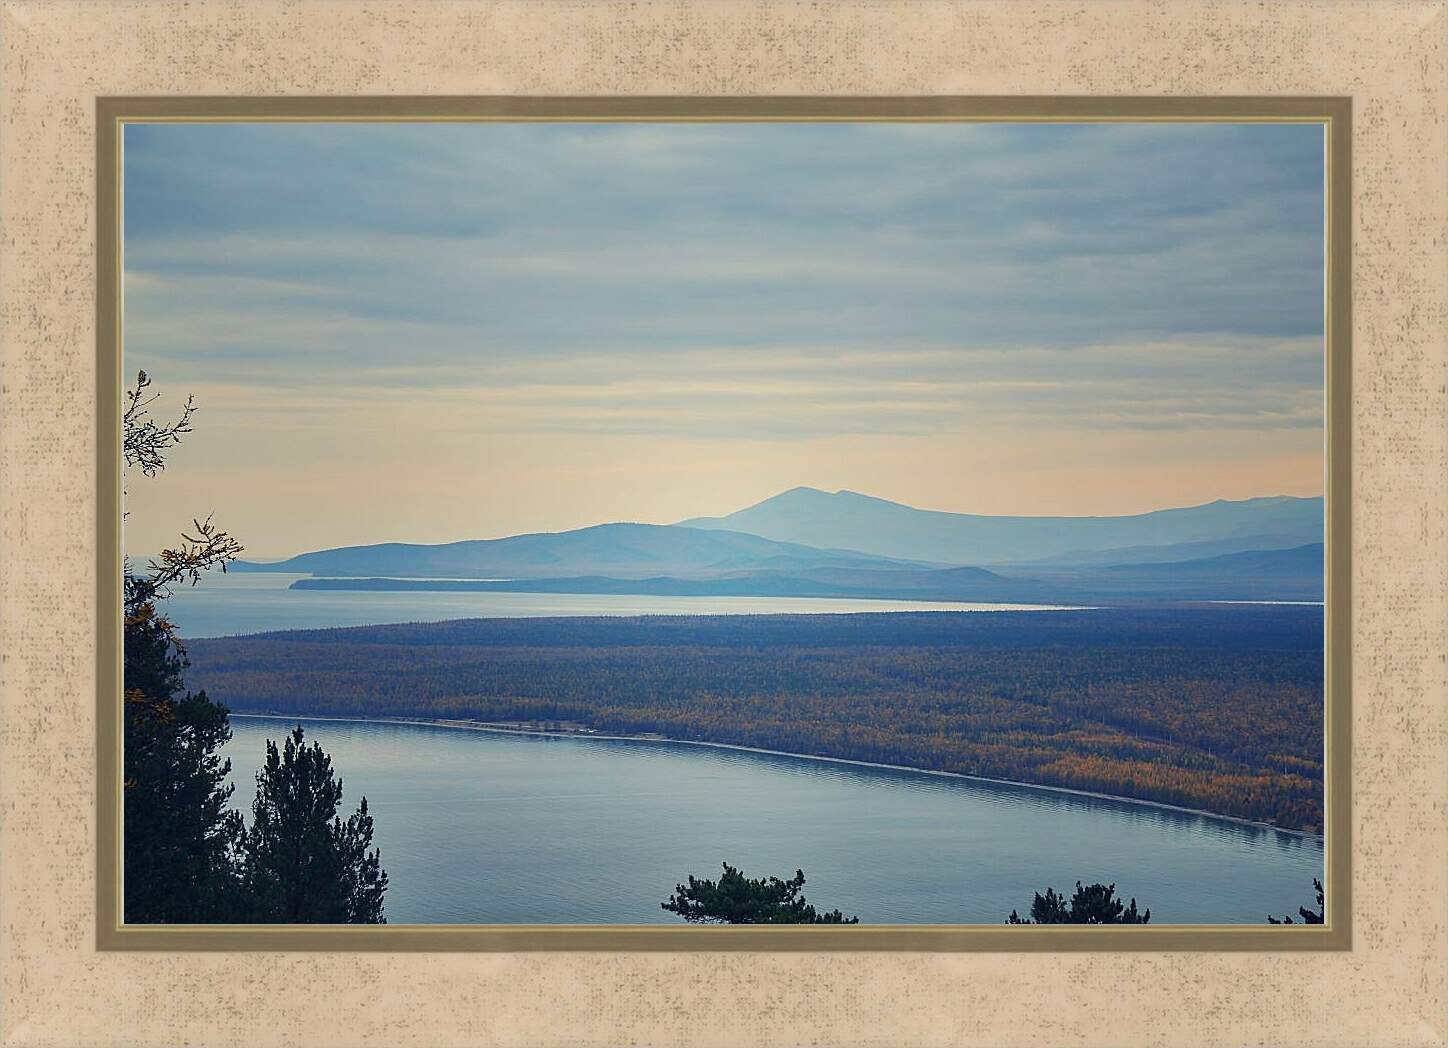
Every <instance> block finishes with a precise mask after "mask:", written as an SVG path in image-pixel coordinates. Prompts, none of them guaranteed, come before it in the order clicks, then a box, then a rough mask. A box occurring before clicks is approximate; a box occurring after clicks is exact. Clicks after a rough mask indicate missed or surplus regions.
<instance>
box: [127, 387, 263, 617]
mask: <svg viewBox="0 0 1448 1048" xmlns="http://www.w3.org/2000/svg"><path fill="white" fill-rule="evenodd" d="M150 385H151V377H150V376H149V375H147V374H146V373H145V372H144V371H141V372H139V373H138V374H137V375H136V385H135V388H133V389H128V390H126V393H125V397H126V408H125V411H124V412H123V413H122V415H121V451H122V454H123V456H124V458H125V464H126V468H127V469H139V470H140V471H141V474H142V475H143V476H146V477H154V476H155V475H156V474H157V473H159V472H161V471H162V470H163V469H165V468H166V452H167V451H168V450H169V449H171V448H174V447H175V446H176V445H178V444H180V443H181V438H182V437H184V436H185V435H186V434H188V433H190V432H191V417H192V415H194V414H195V412H196V401H195V398H193V397H187V398H186V403H185V404H184V405H183V406H182V408H181V414H180V415H179V416H178V417H177V418H176V419H175V420H174V421H171V422H157V421H156V420H155V419H153V418H152V417H151V413H150V406H151V405H152V404H154V403H155V402H156V401H157V400H158V399H159V397H160V394H156V393H153V394H149V395H148V394H147V392H146V391H147V389H149V388H150ZM122 494H124V492H123V493H122ZM191 524H192V528H193V531H194V534H187V533H185V532H183V533H182V535H181V542H180V543H179V544H178V545H176V546H174V547H171V548H168V549H163V550H162V551H161V552H160V554H159V555H158V556H157V558H156V559H154V560H152V561H150V562H149V563H148V564H147V565H146V572H145V573H144V574H135V573H133V572H132V571H131V565H130V562H129V561H127V562H126V563H125V565H124V574H125V606H126V608H127V610H128V611H133V610H134V609H136V608H139V607H140V606H141V605H143V604H145V603H146V602H147V601H150V600H154V599H161V598H165V597H166V596H168V595H169V593H170V587H171V586H173V585H175V584H178V583H188V582H189V583H190V584H191V585H193V586H194V585H196V583H197V582H199V581H200V580H201V575H202V573H203V572H205V571H209V570H210V569H212V568H215V567H219V568H221V570H222V571H223V572H225V571H226V566H227V564H229V563H230V562H231V561H233V560H235V559H236V558H237V557H238V556H239V555H240V554H241V552H242V545H241V543H240V542H237V541H236V539H234V538H232V537H231V536H230V535H228V534H227V533H226V532H225V531H222V530H221V529H220V528H218V527H217V526H216V525H214V524H213V523H212V522H211V518H210V517H209V516H208V517H207V518H206V519H205V520H204V521H201V520H195V519H193V520H192V521H191Z"/></svg>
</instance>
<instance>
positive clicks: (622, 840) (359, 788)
mask: <svg viewBox="0 0 1448 1048" xmlns="http://www.w3.org/2000/svg"><path fill="white" fill-rule="evenodd" d="M346 596H348V597H352V596H354V595H353V594H347V595H346ZM293 723H295V721H291V720H276V719H269V718H253V717H235V718H234V719H233V721H232V724H233V727H234V729H235V737H234V738H233V740H232V742H231V743H230V744H229V745H228V746H227V748H226V751H225V752H226V754H227V755H228V756H230V757H231V758H232V761H233V765H234V769H235V779H236V781H237V785H238V789H237V794H236V798H235V801H236V803H237V804H238V806H239V807H240V808H241V809H242V810H243V811H246V812H247V813H248V817H249V813H250V805H251V796H252V792H253V786H252V777H253V775H254V772H255V769H256V768H258V767H259V766H260V765H261V763H262V758H263V754H264V749H265V740H266V739H267V738H272V739H280V738H281V736H282V735H283V734H284V733H285V732H286V731H288V730H289V729H290V728H291V726H292V724H293ZM301 723H302V724H303V726H304V727H305V729H306V731H307V737H308V739H309V740H310V739H315V740H316V741H319V742H320V743H321V744H322V747H323V748H324V749H325V750H326V751H327V752H328V753H329V754H331V756H332V758H333V763H334V766H335V767H336V769H337V770H338V772H339V774H340V775H341V777H342V779H343V781H344V784H345V795H344V797H343V805H344V808H345V811H346V812H347V813H349V814H350V812H351V811H353V810H354V809H355V807H356V804H357V801H358V799H359V798H360V797H361V796H363V795H366V797H367V801H368V806H369V808H370V809H371V810H372V812H373V814H374V816H375V818H376V838H375V842H376V844H377V845H378V846H379V847H380V848H381V851H382V863H383V866H384V868H385V869H386V870H387V872H388V874H389V876H390V877H391V887H390V888H389V889H388V893H387V903H386V910H387V916H388V919H389V921H390V922H391V923H394V924H405V923H421V924H427V923H475V922H477V923H604V922H610V923H644V922H666V923H672V922H675V921H677V918H676V917H674V915H672V914H669V913H666V912H664V911H663V910H661V909H660V908H659V903H660V902H661V901H663V900H664V899H665V898H667V897H668V895H669V894H670V893H671V891H672V890H673V887H674V885H675V884H676V883H677V882H679V881H681V880H684V879H686V877H687V876H688V875H689V874H695V875H696V876H703V877H710V878H713V877H715V876H716V875H717V874H718V873H719V868H720V867H719V864H720V863H721V861H724V860H727V861H729V862H730V863H731V864H733V865H736V866H739V867H741V868H742V869H743V870H744V872H745V873H747V874H749V875H751V876H763V875H766V874H770V875H778V876H789V875H790V874H792V873H793V872H794V870H795V869H796V868H803V869H804V871H805V875H806V877H807V878H808V883H807V884H806V886H805V894H806V896H807V897H808V898H809V899H810V901H812V902H814V903H816V904H817V905H820V906H822V908H824V909H833V908H834V907H840V908H841V909H843V910H844V911H845V912H846V913H847V914H859V916H860V918H861V920H863V921H865V922H867V923H881V922H899V923H937V922H938V923H983V924H996V923H999V922H1001V921H1004V920H1005V918H1006V915H1007V914H1009V913H1010V911H1011V910H1012V909H1013V908H1015V909H1019V910H1022V911H1023V912H1024V911H1025V910H1026V909H1027V908H1028V907H1029V905H1030V901H1031V893H1032V892H1033V891H1038V890H1044V889H1045V888H1046V887H1047V886H1048V885H1049V886H1053V887H1055V888H1057V889H1058V890H1060V889H1069V888H1071V887H1073V886H1074V884H1075V882H1076V881H1077V880H1078V879H1079V880H1082V881H1085V882H1086V883H1091V882H1093V881H1103V882H1108V883H1109V882H1115V883H1116V885H1117V888H1118V891H1119V892H1120V893H1122V894H1123V895H1125V896H1128V897H1130V896H1135V897H1136V899H1137V900H1138V903H1139V904H1140V905H1141V906H1143V907H1148V906H1149V907H1150V908H1151V911H1152V922H1153V923H1238V922H1242V923H1248V924H1259V923H1262V922H1263V921H1264V919H1265V917H1266V915H1267V914H1268V913H1274V914H1282V913H1295V912H1296V910H1297V907H1298V906H1299V905H1303V904H1305V903H1310V902H1311V901H1312V879H1313V878H1314V877H1321V876H1322V868H1323V847H1322V841H1321V840H1320V839H1318V838H1314V837H1303V836H1299V835H1296V834H1290V833H1281V832H1278V831H1275V830H1271V829H1264V828H1260V827H1255V826H1249V825H1245V824H1241V823H1234V822H1231V821H1228V820H1223V819H1215V818H1211V817H1206V816H1198V815H1192V814H1185V813H1182V812H1176V811H1170V810H1166V809H1161V808H1154V807H1150V806H1146V805H1141V804H1132V803H1128V802H1123V801H1113V800H1105V799H1099V798H1093V797H1086V796H1080V795H1074V794H1068V793H1061V792H1055V791H1049V790H1041V789H1033V788H1030V787H1021V786H1011V785H1004V784H995V783H988V782H980V781H976V780H969V779H962V778H954V777H946V776H939V775H931V774H929V773H924V772H912V771H900V770H891V769H884V768H874V767H867V766H859V765H850V764H840V763H833V762H827V761H819V760H812V759H809V758H803V757H788V756H777V755H770V754H761V753H753V752H746V751H740V750H726V749H714V748H708V747H701V746H693V745H689V744H687V743H661V742H645V741H628V740H600V739H581V738H547V737H539V736H526V735H505V734H498V733H491V732H482V731H469V730H464V729H455V728H446V727H435V726H428V725H408V724H392V723H384V722H366V721H364V722H349V721H324V720H302V721H301Z"/></svg>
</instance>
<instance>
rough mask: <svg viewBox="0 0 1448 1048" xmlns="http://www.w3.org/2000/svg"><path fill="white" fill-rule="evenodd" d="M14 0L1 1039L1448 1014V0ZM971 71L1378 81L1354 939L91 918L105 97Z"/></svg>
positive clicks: (623, 1038)
mask: <svg viewBox="0 0 1448 1048" xmlns="http://www.w3.org/2000/svg"><path fill="white" fill-rule="evenodd" d="M0 10H3V35H4V55H3V66H0V77H3V87H4V96H3V98H0V218H3V240H0V250H3V252H4V255H3V270H0V319H3V324H4V327H3V331H0V354H3V356H0V361H3V367H4V383H3V385H4V389H3V408H4V415H3V418H0V485H3V487H0V495H3V502H0V529H3V530H0V580H3V590H0V637H3V648H4V657H5V660H4V663H3V681H0V716H3V721H0V855H3V861H0V992H3V999H0V1007H3V1019H0V1022H3V1039H4V1042H5V1043H7V1044H25V1045H29V1044H36V1045H40V1044H54V1045H81V1044H112V1043H126V1044H135V1045H152V1044H155V1045H161V1044H174V1043H178V1042H182V1041H185V1042H190V1043H206V1044H218V1045H223V1044H226V1045H230V1044H236V1045H280V1044H289V1045H310V1044H336V1043H344V1044H368V1045H372V1044H378V1045H380V1044H418V1045H431V1044H457V1045H465V1044H466V1045H471V1044H580V1045H594V1044H597V1045H604V1044H617V1043H621V1042H630V1041H632V1042H638V1043H656V1044H663V1043H671V1044H690V1045H695V1044H697V1045H706V1044H791V1043H800V1042H809V1041H814V1042H819V1043H829V1044H838V1045H847V1044H859V1045H870V1044H912V1045H916V1044H918V1045H926V1044H942V1045H943V1044H964V1043H974V1044H993V1045H1027V1044H1033V1045H1039V1044H1053V1043H1072V1044H1082V1045H1097V1044H1100V1045H1107V1044H1124V1043H1138V1042H1141V1043H1148V1042H1149V1043H1155V1044H1163V1045H1230V1044H1241V1043H1247V1042H1253V1043H1257V1042H1262V1043H1272V1044H1276V1045H1298V1044H1300V1045H1337V1044H1340V1045H1377V1044H1382V1045H1389V1044H1393V1045H1399V1044H1443V1043H1445V1041H1448V1019H1445V1009H1448V995H1445V989H1448V831H1445V821H1448V774H1445V770H1448V712H1445V698H1448V686H1445V658H1444V653H1445V648H1448V575H1445V565H1448V530H1445V517H1448V513H1445V510H1448V499H1445V497H1444V496H1445V480H1444V478H1445V471H1448V427H1445V404H1448V392H1445V387H1448V382H1445V378H1448V367H1445V365H1448V354H1445V342H1448V340H1445V333H1444V323H1445V317H1448V289H1445V280H1444V276H1445V270H1448V189H1445V184H1448V178H1445V161H1444V157H1445V156H1448V130H1445V119H1444V106H1445V99H1448V88H1445V84H1448V61H1445V44H1444V37H1445V28H1448V19H1445V8H1444V5H1443V3H1442V2H1440V0H1432V2H1428V0H1420V2H1407V0H1405V2H1391V0H1383V2H1367V3H1363V2H1349V0H1342V2H1321V0H1282V2H1279V3H1276V4H1271V5H1259V4H1256V3H1246V2H1238V0H1179V2H1176V3H1172V4H1161V3H1157V2H1151V0H1100V2H1097V3H1093V4H1078V3H1073V2H1054V0H1041V2H1037V3H1031V4H1017V3H1012V2H999V3H997V2H991V0H985V2H981V0H976V2H930V0H926V2H921V3H912V4H900V3H880V2H869V0H840V2H838V3H834V4H828V5H818V4H807V3H795V2H768V0H754V2H738V0H719V2H717V3H711V4H703V5H690V4H685V3H661V2H648V0H639V2H637V3H625V2H598V3H586V2H567V3H557V4H534V3H527V2H521V0H509V2H496V3H472V2H465V0H461V2H453V3H437V4H431V5H425V4H418V3H415V2H390V0H375V2H369V3H366V4H363V3H348V2H334V0H316V2H313V3H307V4H297V3H292V2H284V0H251V2H248V3H244V4H242V3H220V2H214V0H196V2H192V3H190V4H182V3H170V2H150V3H148V2H113V3H82V2H78V0H61V2H55V3H44V2H38V0H37V2H34V3H26V2H11V3H7V4H5V5H4V6H3V9H0ZM983 93H994V94H1077V95H1123V94H1125V95H1132V94H1134V95H1172V96H1187V95H1263V94H1272V95H1299V96H1318V97H1322V96H1351V97H1352V99H1353V107H1354V164H1353V179H1354V185H1355V194H1354V226H1353V238H1354V245H1355V259H1354V293H1353V306H1354V320H1353V323H1354V359H1353V388H1354V403H1353V460H1354V470H1353V474H1354V484H1353V506H1352V517H1353V522H1354V541H1353V593H1354V599H1353V638H1354V644H1353V650H1354V653H1355V664H1354V670H1353V687H1352V693H1353V788H1354V812H1353V826H1352V838H1353V888H1354V891H1353V944H1352V945H1353V948H1352V949H1351V950H1350V951H1340V952H1331V953H1295V954H1258V953H1192V954H1166V953H1093V954H1062V953H1040V954H1031V955H1026V954H1006V953H1000V954H988V955H987V954H971V953H944V954H942V953H924V954H923V953H908V952H907V953H898V954H881V953H873V954H868V955H861V954H853V953H829V954H825V953H789V954H783V953H729V954H720V953H690V954H682V953H549V954H518V953H487V954H430V953H416V954H369V953H308V954H305V955H302V954H290V953H184V954H178V953H148V954H132V953H106V952H97V951H96V950H95V942H94V927H95V925H94V918H95V912H94V899H95V894H94V893H95V887H96V885H95V876H94V870H93V866H92V861H91V859H92V855H93V842H94V833H95V825H96V824H95V821H94V818H95V812H94V807H93V798H94V793H93V790H94V767H95V764H94V759H95V756H96V755H95V750H94V743H93V739H94V734H93V732H94V729H95V724H94V722H93V720H92V719H91V718H92V716H93V710H94V706H93V704H92V700H93V697H94V694H95V691H94V687H95V680H94V678H93V675H92V667H93V665H94V664H93V662H92V658H93V654H94V653H93V644H92V642H91V637H92V630H93V627H94V618H93V616H94V613H95V606H94V601H93V593H94V584H95V575H94V560H93V554H94V549H93V543H94V535H95V526H96V520H95V516H94V509H93V490H94V488H93V484H94V481H95V477H94V475H93V473H92V470H93V464H94V459H93V454H94V445H93V434H94V428H93V427H94V424H95V414H94V403H93V392H92V391H93V389H94V375H93V373H92V371H91V367H92V354H93V346H94V328H93V324H94V306H95V302H94V299H93V288H94V282H93V281H94V272H93V261H92V260H93V258H94V249H95V243H94V237H95V235H96V232H97V231H96V229H95V227H94V226H93V224H92V223H93V222H94V205H95V201H94V199H93V192H92V187H93V185H94V174H95V173H94V169H93V168H92V162H93V158H94V155H95V153H94V140H93V136H94V122H93V121H94V106H95V99H96V97H97V96H103V95H203V94H213V95H214V94H230V95H275V94H314V95H315V94H324V95H356V94H404V95H406V94H451V95H510V94H523V95H542V94H553V95H611V94H612V95H619V94H623V95H640V94H695V95H703V94H714V95H781V94H795V95H847V94H853V95H881V96H890V95H970V94H983ZM178 987H181V988H183V989H182V992H178V991H177V988H178Z"/></svg>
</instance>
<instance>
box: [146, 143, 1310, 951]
mask: <svg viewBox="0 0 1448 1048" xmlns="http://www.w3.org/2000/svg"><path fill="white" fill-rule="evenodd" d="M123 149H124V152H123V160H122V174H123V198H122V199H123V215H124V222H123V252H124V255H123V291H122V302H123V308H124V346H123V354H122V361H121V370H122V380H123V390H122V400H121V403H120V405H119V411H120V414H121V434H120V437H121V458H122V461H121V462H120V463H118V468H119V469H120V470H121V472H122V478H123V487H124V507H123V508H124V517H123V522H122V542H123V551H124V555H125V561H124V578H123V582H124V585H123V594H124V596H123V606H122V607H121V608H120V609H119V614H120V616H121V621H122V635H123V671H124V672H123V695H122V696H121V703H122V726H123V736H124V738H123V753H122V760H121V764H122V782H121V796H122V807H123V819H122V827H121V830H122V833H121V837H122V851H123V853H122V897H123V905H122V910H123V919H124V921H125V922H126V923H128V924H310V925H317V924H384V923H385V924H388V925H394V926H395V925H664V926H670V925H671V926H683V925H699V926H722V925H739V924H761V925H775V924H821V925H839V924H857V923H858V924H864V925H995V926H1001V925H1023V924H1142V925H1146V924H1149V925H1154V926H1161V925H1197V926H1221V925H1232V926H1248V925H1268V924H1321V923H1323V921H1324V918H1325V914H1326V912H1327V905H1326V902H1325V898H1324V888H1323V882H1324V880H1325V877H1324V832H1325V804H1326V798H1325V792H1324V782H1325V771H1326V768H1325V757H1324V711H1325V699H1324V681H1325V669H1324V657H1325V644H1324V577H1325V573H1324V563H1325V561H1324V544H1325V527H1324V520H1325V511H1324V495H1325V429H1324V389H1325V384H1324V360H1325V356H1324V319H1323V318H1324V138H1323V128H1322V125H1321V124H1320V123H1318V124H1309V123H1270V122H1263V123H1170V122H1155V123H1150V122H1138V123H1132V122H1121V123H1010V122H986V123H971V122H952V121H942V122H919V123H912V122H889V121H882V122H849V121H840V122H809V121H803V122H777V123H749V122H720V123H706V122H701V123H689V122H673V123H671V122H648V123H629V122H595V123H588V122H570V121H557V122H537V123H530V122H516V123H505V122H498V123H489V122H477V123H467V122H459V123H445V122H442V123H406V122H396V123H380V122H379V123H365V122H362V123H325V122H288V123H264V122H255V123H248V122H229V123H214V124H207V123H155V124H146V123H133V124H128V125H127V126H126V127H125V130H124V141H123ZM1133 934H1136V933H1133Z"/></svg>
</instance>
